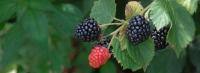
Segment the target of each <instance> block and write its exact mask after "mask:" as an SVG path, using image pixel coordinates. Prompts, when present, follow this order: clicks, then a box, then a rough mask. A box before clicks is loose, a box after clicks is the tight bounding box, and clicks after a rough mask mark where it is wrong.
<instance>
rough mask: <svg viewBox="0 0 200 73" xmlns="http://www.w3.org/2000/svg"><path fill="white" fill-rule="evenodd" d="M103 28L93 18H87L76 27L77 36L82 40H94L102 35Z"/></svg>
mask: <svg viewBox="0 0 200 73" xmlns="http://www.w3.org/2000/svg"><path fill="white" fill-rule="evenodd" d="M100 33H101V29H100V27H99V25H98V23H97V21H95V20H94V19H93V18H87V19H85V20H84V21H83V22H82V23H80V24H79V25H78V26H77V27H76V28H75V38H77V39H79V40H82V41H87V42H88V41H94V40H97V39H98V38H99V36H100Z"/></svg>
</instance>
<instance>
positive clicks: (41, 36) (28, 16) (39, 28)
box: [19, 9, 48, 47]
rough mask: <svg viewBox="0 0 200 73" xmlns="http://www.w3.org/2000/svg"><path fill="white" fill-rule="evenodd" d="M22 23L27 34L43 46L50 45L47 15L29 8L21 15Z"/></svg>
mask: <svg viewBox="0 0 200 73" xmlns="http://www.w3.org/2000/svg"><path fill="white" fill-rule="evenodd" d="M19 23H20V24H22V28H23V30H24V31H25V33H26V36H27V37H28V38H29V39H30V40H31V41H32V42H36V43H38V45H41V46H43V47H46V46H48V45H47V43H48V42H47V41H48V21H47V18H46V16H45V15H44V14H43V13H42V12H40V11H37V10H31V9H28V10H27V11H26V12H25V13H24V15H23V16H22V17H21V19H20V21H19Z"/></svg>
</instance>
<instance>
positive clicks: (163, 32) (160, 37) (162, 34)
mask: <svg viewBox="0 0 200 73" xmlns="http://www.w3.org/2000/svg"><path fill="white" fill-rule="evenodd" d="M168 31H169V27H163V28H161V29H160V30H156V29H154V30H153V32H152V34H151V37H152V39H153V40H154V44H155V48H156V50H160V49H164V48H165V47H167V45H168V43H167V42H166V37H167V33H168Z"/></svg>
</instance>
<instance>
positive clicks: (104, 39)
mask: <svg viewBox="0 0 200 73" xmlns="http://www.w3.org/2000/svg"><path fill="white" fill-rule="evenodd" d="M109 43H110V39H109V38H103V39H102V40H100V41H99V42H97V43H96V45H100V46H103V47H106V48H107V47H108V45H109Z"/></svg>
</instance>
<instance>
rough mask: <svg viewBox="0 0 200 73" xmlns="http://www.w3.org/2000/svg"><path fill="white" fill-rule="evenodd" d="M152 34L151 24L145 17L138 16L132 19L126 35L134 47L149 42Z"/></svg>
mask: <svg viewBox="0 0 200 73" xmlns="http://www.w3.org/2000/svg"><path fill="white" fill-rule="evenodd" d="M150 33H151V31H150V24H149V22H148V21H147V20H146V19H145V18H144V17H143V16H141V15H137V16H135V17H133V18H132V19H130V21H129V24H128V27H127V32H126V34H127V36H128V39H129V40H130V41H131V42H132V43H133V44H134V45H137V44H139V43H141V42H143V41H145V40H147V39H148V37H149V36H150Z"/></svg>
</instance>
